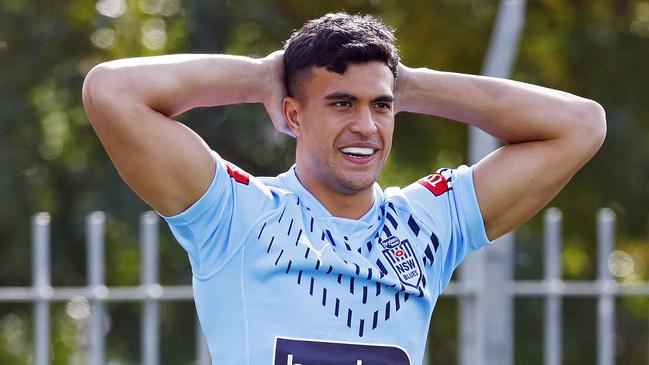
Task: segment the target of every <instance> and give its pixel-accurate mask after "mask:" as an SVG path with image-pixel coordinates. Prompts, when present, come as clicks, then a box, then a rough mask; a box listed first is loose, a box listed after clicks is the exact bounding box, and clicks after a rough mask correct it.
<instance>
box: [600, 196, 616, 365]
mask: <svg viewBox="0 0 649 365" xmlns="http://www.w3.org/2000/svg"><path fill="white" fill-rule="evenodd" d="M614 240H615V213H614V212H613V211H612V210H611V209H609V208H603V209H600V211H599V213H598V214H597V251H598V268H597V273H598V275H597V279H598V280H599V283H600V287H601V291H600V294H599V299H598V301H597V323H598V326H597V365H613V364H615V351H614V350H615V349H614V344H615V298H614V297H613V294H612V290H613V286H614V285H615V283H614V282H613V279H612V277H611V272H610V271H609V268H608V260H609V257H610V255H611V252H613V246H614Z"/></svg>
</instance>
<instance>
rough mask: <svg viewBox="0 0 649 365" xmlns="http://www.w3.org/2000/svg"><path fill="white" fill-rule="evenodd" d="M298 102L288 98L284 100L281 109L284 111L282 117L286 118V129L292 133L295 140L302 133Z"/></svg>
mask: <svg viewBox="0 0 649 365" xmlns="http://www.w3.org/2000/svg"><path fill="white" fill-rule="evenodd" d="M301 107H302V106H301V105H300V102H299V101H298V100H297V99H295V98H293V97H290V96H287V97H285V98H284V102H283V104H282V108H283V109H284V116H285V117H286V122H287V124H288V127H289V128H290V129H291V130H292V131H293V134H294V135H295V137H296V138H297V137H298V136H299V135H300V132H301V131H302V120H301V118H300V112H301Z"/></svg>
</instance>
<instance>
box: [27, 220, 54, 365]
mask: <svg viewBox="0 0 649 365" xmlns="http://www.w3.org/2000/svg"><path fill="white" fill-rule="evenodd" d="M32 274H33V275H34V276H33V277H32V289H33V290H34V291H35V293H36V298H37V299H36V302H35V303H34V364H35V365H48V364H49V363H50V299H51V297H52V287H51V286H50V285H51V276H50V215H49V214H47V213H38V214H36V215H34V216H33V217H32Z"/></svg>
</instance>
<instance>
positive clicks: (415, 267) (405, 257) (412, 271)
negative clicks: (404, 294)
mask: <svg viewBox="0 0 649 365" xmlns="http://www.w3.org/2000/svg"><path fill="white" fill-rule="evenodd" d="M380 243H381V245H383V248H384V249H383V251H382V252H383V256H385V258H386V259H387V260H388V262H390V265H391V266H392V269H394V271H395V272H396V273H397V276H399V280H401V283H402V284H403V285H407V286H410V287H413V288H415V289H419V284H420V283H421V267H420V266H419V260H417V257H416V256H415V252H414V251H413V249H412V246H411V245H410V242H408V240H403V241H400V240H399V238H397V237H395V236H390V237H388V238H387V239H385V240H382V241H380Z"/></svg>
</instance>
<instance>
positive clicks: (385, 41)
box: [284, 13, 399, 96]
mask: <svg viewBox="0 0 649 365" xmlns="http://www.w3.org/2000/svg"><path fill="white" fill-rule="evenodd" d="M394 41H395V37H394V30H393V29H391V28H389V27H388V26H386V25H385V24H384V23H383V22H382V21H380V20H379V19H377V18H375V17H373V16H371V15H349V14H347V13H329V14H326V15H324V16H322V17H320V18H318V19H313V20H309V21H308V22H306V23H305V24H304V25H303V26H302V28H300V29H299V30H296V31H294V32H293V34H292V35H291V37H290V38H289V39H288V40H287V41H286V43H285V45H284V83H285V86H286V90H287V92H288V95H289V96H295V95H296V94H300V91H301V87H302V86H303V83H304V82H305V81H307V79H308V73H309V71H310V69H311V67H312V66H315V67H326V68H327V70H329V71H332V72H337V73H339V74H343V73H345V71H346V70H347V66H348V65H349V64H354V63H365V62H369V61H380V62H383V63H385V64H386V65H387V66H388V67H389V68H390V70H391V71H392V74H393V75H394V77H395V79H396V77H397V67H398V66H399V52H398V50H397V48H396V46H395V45H394Z"/></svg>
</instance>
